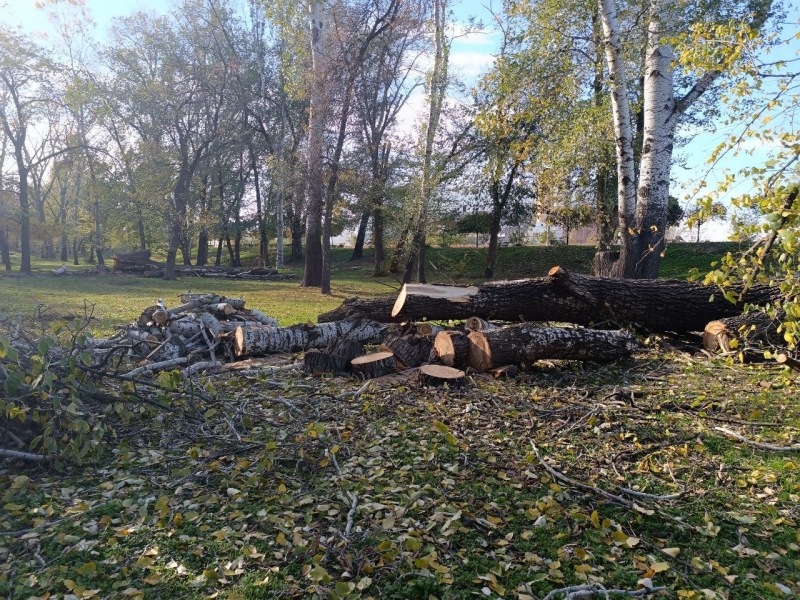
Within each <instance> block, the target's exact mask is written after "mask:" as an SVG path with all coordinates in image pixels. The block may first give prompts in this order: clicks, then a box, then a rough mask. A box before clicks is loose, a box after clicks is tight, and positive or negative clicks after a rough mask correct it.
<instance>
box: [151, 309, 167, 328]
mask: <svg viewBox="0 0 800 600" xmlns="http://www.w3.org/2000/svg"><path fill="white" fill-rule="evenodd" d="M167 321H169V313H168V312H167V311H165V310H164V309H163V308H161V307H159V308H157V309H156V310H154V311H153V323H156V324H158V325H163V324H164V323H166V322H167Z"/></svg>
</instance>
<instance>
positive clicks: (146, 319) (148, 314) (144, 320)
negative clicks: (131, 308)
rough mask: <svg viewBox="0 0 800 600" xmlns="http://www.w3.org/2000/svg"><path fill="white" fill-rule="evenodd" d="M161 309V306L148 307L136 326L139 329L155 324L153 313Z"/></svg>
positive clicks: (137, 320)
mask: <svg viewBox="0 0 800 600" xmlns="http://www.w3.org/2000/svg"><path fill="white" fill-rule="evenodd" d="M160 308H161V307H160V306H148V307H147V308H145V309H144V310H143V311H142V314H140V315H139V318H138V319H136V324H137V325H138V326H139V327H147V324H148V323H152V322H153V313H154V312H156V311H157V310H159V309H160Z"/></svg>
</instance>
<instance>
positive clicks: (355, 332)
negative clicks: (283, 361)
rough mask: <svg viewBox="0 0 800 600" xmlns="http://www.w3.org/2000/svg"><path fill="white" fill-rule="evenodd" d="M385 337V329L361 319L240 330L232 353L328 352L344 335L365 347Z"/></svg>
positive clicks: (263, 326)
mask: <svg viewBox="0 0 800 600" xmlns="http://www.w3.org/2000/svg"><path fill="white" fill-rule="evenodd" d="M385 334H386V326H385V325H382V324H380V323H375V322H374V321H362V320H358V319H354V320H347V321H339V322H337V323H321V324H319V325H311V326H309V325H294V326H292V327H269V326H267V325H261V326H260V327H237V328H236V331H235V333H234V341H233V351H234V353H235V354H236V356H238V357H241V356H253V355H257V354H277V353H280V352H300V351H303V350H308V349H310V348H325V347H326V346H327V345H328V344H329V343H330V341H331V340H333V339H334V338H337V337H342V336H345V335H348V336H349V337H351V338H353V339H354V340H357V341H359V342H361V343H362V344H380V343H381V342H382V341H383V338H384V337H385Z"/></svg>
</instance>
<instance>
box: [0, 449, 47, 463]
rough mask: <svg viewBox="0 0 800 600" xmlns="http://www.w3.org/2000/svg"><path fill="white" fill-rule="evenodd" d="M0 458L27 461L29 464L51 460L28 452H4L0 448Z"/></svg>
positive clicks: (4, 450) (42, 455)
mask: <svg viewBox="0 0 800 600" xmlns="http://www.w3.org/2000/svg"><path fill="white" fill-rule="evenodd" d="M0 457H6V458H18V459H20V460H29V461H31V462H46V461H48V460H53V459H52V458H51V457H50V456H45V455H44V454H31V453H30V452H20V451H18V450H6V449H5V448H0Z"/></svg>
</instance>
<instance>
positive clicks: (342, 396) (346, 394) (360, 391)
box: [334, 381, 372, 400]
mask: <svg viewBox="0 0 800 600" xmlns="http://www.w3.org/2000/svg"><path fill="white" fill-rule="evenodd" d="M371 383H372V382H371V381H367V382H366V383H365V384H364V385H362V386H361V387H360V388H358V389H357V390H356V391H355V392H344V393H342V394H339V395H338V396H334V398H335V399H336V400H343V399H345V398H347V397H349V396H352V397H353V400H356V399H358V397H359V396H360V395H361V394H363V393H364V392H365V391H367V388H368V387H369V386H370V384H371Z"/></svg>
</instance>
